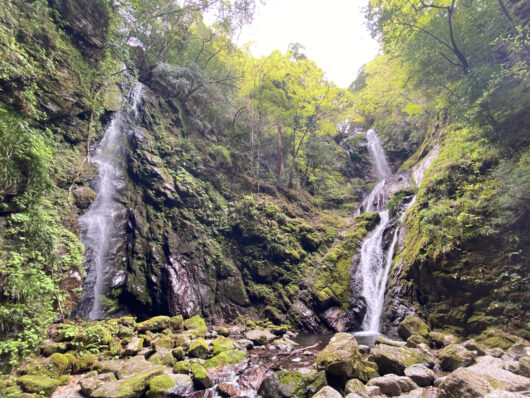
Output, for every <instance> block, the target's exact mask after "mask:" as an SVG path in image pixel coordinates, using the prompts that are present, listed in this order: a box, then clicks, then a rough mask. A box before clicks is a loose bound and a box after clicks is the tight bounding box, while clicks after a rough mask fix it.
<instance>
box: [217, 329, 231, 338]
mask: <svg viewBox="0 0 530 398" xmlns="http://www.w3.org/2000/svg"><path fill="white" fill-rule="evenodd" d="M217 332H218V333H219V334H220V335H221V336H223V337H228V336H229V335H230V329H229V328H227V327H225V326H219V329H217Z"/></svg>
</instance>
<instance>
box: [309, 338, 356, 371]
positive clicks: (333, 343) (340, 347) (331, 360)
mask: <svg viewBox="0 0 530 398" xmlns="http://www.w3.org/2000/svg"><path fill="white" fill-rule="evenodd" d="M316 363H317V367H318V369H320V370H325V371H326V373H328V374H330V375H334V376H340V377H345V378H349V379H351V378H352V377H354V376H355V375H356V374H357V372H358V370H359V369H361V368H362V359H361V353H360V352H359V346H358V345H357V340H355V337H353V336H352V335H351V334H349V333H337V334H335V335H334V336H333V337H332V338H331V340H330V342H329V344H328V345H327V346H326V347H325V348H324V349H323V350H322V351H320V352H319V354H318V356H317V359H316Z"/></svg>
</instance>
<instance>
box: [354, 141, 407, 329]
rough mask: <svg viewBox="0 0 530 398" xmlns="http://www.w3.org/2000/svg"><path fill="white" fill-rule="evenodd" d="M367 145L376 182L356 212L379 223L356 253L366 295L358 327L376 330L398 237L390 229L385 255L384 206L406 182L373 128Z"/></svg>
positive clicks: (387, 221)
mask: <svg viewBox="0 0 530 398" xmlns="http://www.w3.org/2000/svg"><path fill="white" fill-rule="evenodd" d="M366 139H367V148H368V151H369V153H370V155H371V157H372V160H373V163H374V168H375V171H376V173H377V176H378V182H377V184H376V186H375V187H374V188H373V189H372V191H371V192H370V194H369V195H368V196H367V197H366V198H365V199H364V201H363V203H362V205H361V207H360V209H359V213H360V211H361V209H362V211H364V212H374V211H376V212H377V213H378V214H379V219H380V221H379V224H378V225H377V226H376V227H375V229H374V230H373V231H372V232H371V233H370V234H369V235H368V236H367V237H366V238H365V239H364V241H363V243H362V246H361V253H360V263H359V265H360V271H361V274H362V295H363V296H364V298H365V299H366V303H367V306H366V314H365V317H364V319H363V323H362V329H363V331H365V332H369V333H373V334H377V333H379V327H380V325H379V324H380V320H381V314H382V312H383V305H384V299H385V290H386V284H387V281H388V274H389V272H390V267H391V265H392V257H393V254H394V249H395V246H396V243H397V240H398V231H397V230H396V231H395V232H394V235H393V238H392V242H391V244H390V246H389V248H388V250H387V252H386V256H385V250H384V246H385V244H384V243H385V242H384V233H385V231H386V230H387V229H388V228H389V226H390V224H391V217H390V214H389V211H388V210H386V206H387V204H388V201H389V200H390V197H391V196H392V194H393V193H394V192H396V191H397V190H398V189H400V188H403V187H405V186H407V185H410V179H409V178H408V176H407V175H404V174H402V173H401V174H397V175H392V171H391V169H390V166H389V165H388V161H387V159H386V157H385V153H384V150H383V146H382V145H381V141H380V140H379V138H378V137H377V134H376V133H375V131H374V130H368V131H367V133H366Z"/></svg>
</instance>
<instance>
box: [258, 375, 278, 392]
mask: <svg viewBox="0 0 530 398" xmlns="http://www.w3.org/2000/svg"><path fill="white" fill-rule="evenodd" d="M258 394H259V395H260V396H261V397H262V398H279V397H281V395H280V379H279V378H278V376H277V375H276V373H273V374H272V375H270V376H269V377H267V378H265V380H263V382H262V383H261V385H260V386H259V389H258Z"/></svg>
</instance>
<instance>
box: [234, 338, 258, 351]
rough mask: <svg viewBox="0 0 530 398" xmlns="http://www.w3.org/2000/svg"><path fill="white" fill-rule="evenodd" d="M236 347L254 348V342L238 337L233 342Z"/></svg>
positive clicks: (243, 348)
mask: <svg viewBox="0 0 530 398" xmlns="http://www.w3.org/2000/svg"><path fill="white" fill-rule="evenodd" d="M234 344H235V345H236V347H237V348H239V349H241V350H251V349H253V348H254V343H253V342H252V341H250V340H247V339H239V340H236V341H235V342H234Z"/></svg>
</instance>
